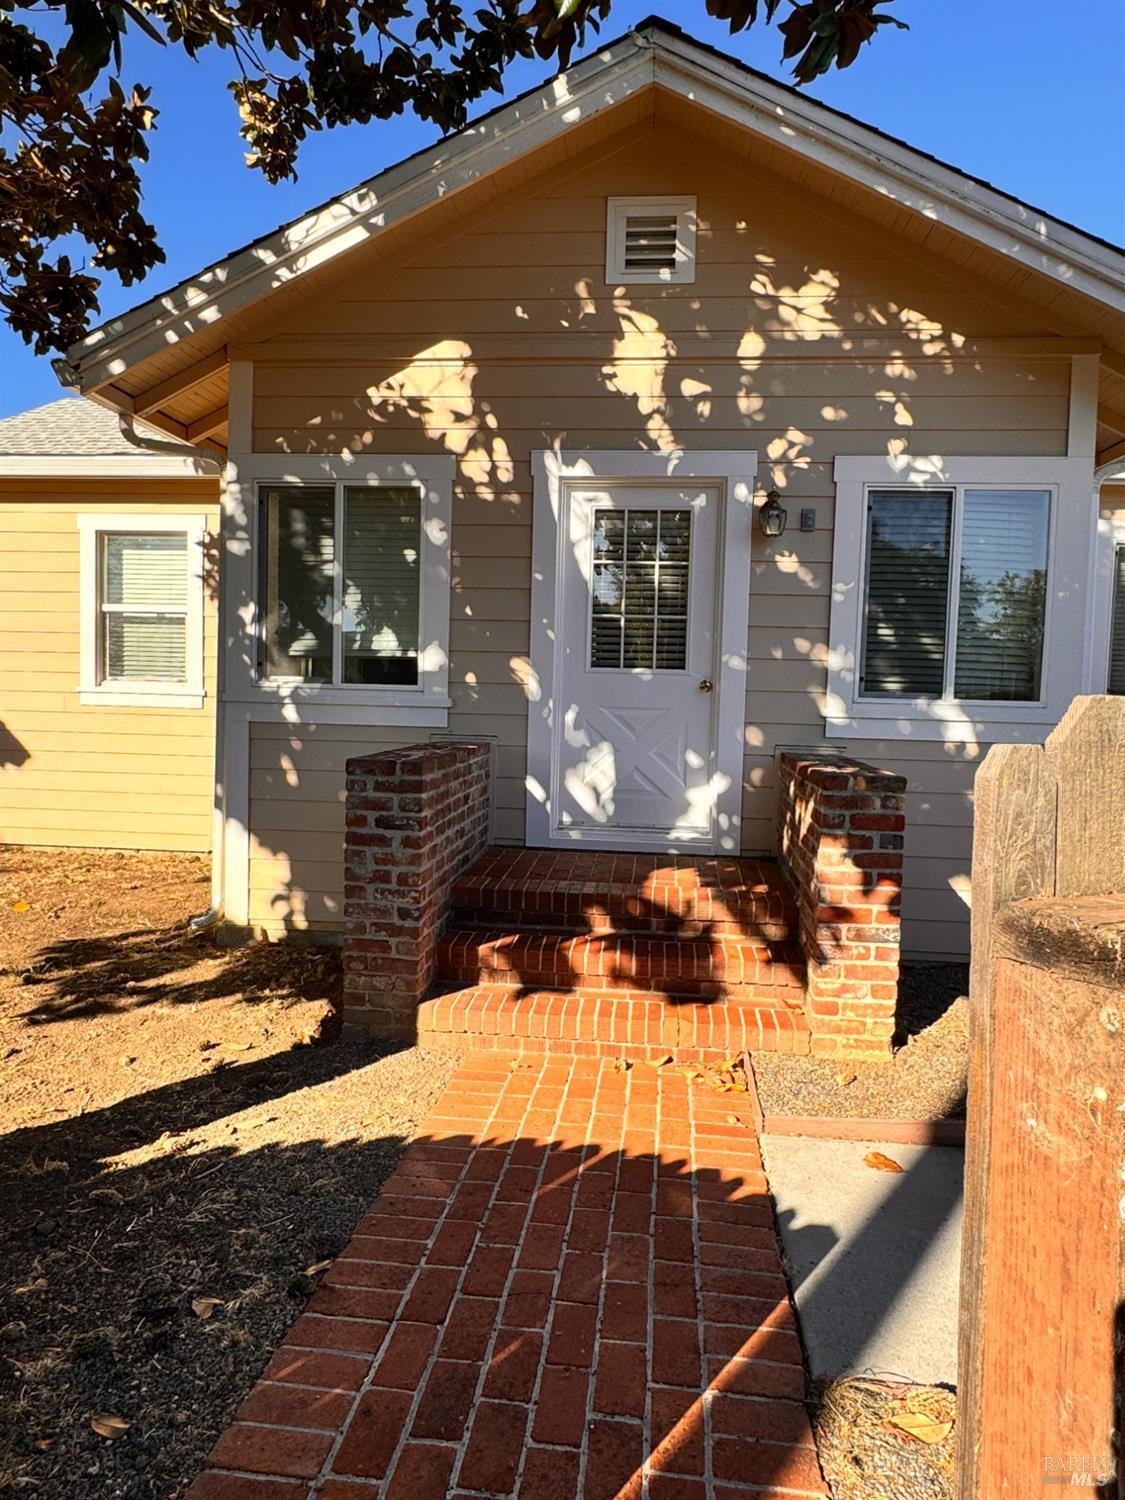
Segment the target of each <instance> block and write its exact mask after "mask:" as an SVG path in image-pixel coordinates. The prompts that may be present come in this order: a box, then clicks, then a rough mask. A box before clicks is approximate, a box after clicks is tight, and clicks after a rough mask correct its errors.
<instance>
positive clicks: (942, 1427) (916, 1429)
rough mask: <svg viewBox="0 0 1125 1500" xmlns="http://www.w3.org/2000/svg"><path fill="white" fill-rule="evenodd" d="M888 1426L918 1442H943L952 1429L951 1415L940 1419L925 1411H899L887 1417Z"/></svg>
mask: <svg viewBox="0 0 1125 1500" xmlns="http://www.w3.org/2000/svg"><path fill="white" fill-rule="evenodd" d="M887 1426H888V1427H897V1428H898V1430H899V1431H900V1432H905V1433H906V1435H907V1436H908V1437H912V1438H916V1439H917V1441H918V1442H920V1443H944V1442H945V1440H946V1438H947V1437H948V1436H949V1434H950V1433H951V1432H952V1431H953V1419H952V1417H950V1418H948V1419H946V1420H942V1419H940V1418H938V1417H935V1416H933V1415H931V1413H929V1412H925V1411H899V1412H895V1414H894V1415H893V1416H891V1417H888V1418H887Z"/></svg>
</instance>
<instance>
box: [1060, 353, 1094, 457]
mask: <svg viewBox="0 0 1125 1500" xmlns="http://www.w3.org/2000/svg"><path fill="white" fill-rule="evenodd" d="M1100 376H1101V357H1100V355H1097V354H1075V355H1073V356H1072V357H1071V361H1070V401H1069V403H1068V408H1067V423H1066V456H1067V458H1085V459H1088V460H1089V462H1090V463H1091V464H1093V461H1094V451H1095V449H1096V447H1097V442H1098V381H1099V379H1100Z"/></svg>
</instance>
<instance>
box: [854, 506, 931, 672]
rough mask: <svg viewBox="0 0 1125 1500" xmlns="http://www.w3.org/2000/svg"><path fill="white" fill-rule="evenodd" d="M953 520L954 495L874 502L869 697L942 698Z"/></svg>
mask: <svg viewBox="0 0 1125 1500" xmlns="http://www.w3.org/2000/svg"><path fill="white" fill-rule="evenodd" d="M952 514H953V495H952V493H951V492H947V491H938V492H927V493H925V494H902V493H898V492H893V491H877V490H875V491H872V492H871V493H870V494H869V496H868V533H867V538H868V540H867V619H866V623H865V629H864V641H863V675H862V679H861V682H862V689H863V692H864V693H865V694H866V695H868V696H880V695H894V696H907V697H918V698H921V697H926V698H939V697H940V696H941V693H942V687H943V685H944V680H945V636H946V616H947V613H948V605H949V542H950V526H951V518H952Z"/></svg>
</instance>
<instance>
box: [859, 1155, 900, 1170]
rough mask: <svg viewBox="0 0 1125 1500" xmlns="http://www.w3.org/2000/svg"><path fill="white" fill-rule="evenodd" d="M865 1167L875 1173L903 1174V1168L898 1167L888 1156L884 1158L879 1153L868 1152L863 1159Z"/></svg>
mask: <svg viewBox="0 0 1125 1500" xmlns="http://www.w3.org/2000/svg"><path fill="white" fill-rule="evenodd" d="M863 1165H864V1166H865V1167H874V1168H875V1170H876V1172H904V1171H905V1170H906V1168H905V1167H900V1166H899V1164H898V1162H897V1161H892V1160H891V1158H890V1157H889V1156H884V1155H883V1153H882V1152H881V1151H869V1152H868V1153H867V1155H866V1156H865V1157H864V1158H863Z"/></svg>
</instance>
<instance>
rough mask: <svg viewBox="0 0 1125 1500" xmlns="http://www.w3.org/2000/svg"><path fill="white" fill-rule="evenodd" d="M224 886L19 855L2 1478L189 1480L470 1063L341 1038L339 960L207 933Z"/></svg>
mask: <svg viewBox="0 0 1125 1500" xmlns="http://www.w3.org/2000/svg"><path fill="white" fill-rule="evenodd" d="M207 881H208V876H207V869H206V865H205V863H204V862H203V861H201V860H199V859H196V858H193V857H191V856H180V855H167V854H158V855H142V854H114V853H97V852H91V851H86V850H82V851H59V850H27V849H18V850H12V849H9V850H0V1061H2V1062H3V1068H2V1070H0V1118H3V1120H4V1125H5V1129H6V1132H7V1133H6V1134H5V1135H4V1136H3V1137H2V1138H0V1201H2V1202H3V1203H4V1215H3V1222H2V1223H0V1264H2V1266H3V1271H2V1273H0V1277H2V1284H0V1491H11V1492H13V1493H14V1492H15V1491H16V1490H19V1491H20V1492H21V1493H22V1492H24V1491H25V1490H26V1491H28V1492H30V1493H33V1494H39V1495H43V1496H48V1495H49V1496H60V1497H61V1496H66V1497H67V1500H86V1497H90V1500H92V1497H94V1496H97V1497H98V1500H103V1497H105V1500H110V1497H130V1500H132V1497H136V1500H141V1497H144V1500H148V1497H152V1500H174V1497H176V1496H179V1495H181V1494H182V1493H183V1491H184V1490H185V1489H186V1487H187V1485H188V1483H189V1482H190V1480H191V1479H192V1478H193V1477H194V1475H195V1473H196V1472H197V1471H198V1469H199V1468H200V1466H201V1464H202V1462H203V1459H204V1458H205V1457H206V1454H207V1452H208V1451H209V1449H210V1447H211V1445H212V1443H213V1442H214V1440H215V1438H216V1437H217V1436H218V1434H219V1433H220V1432H221V1431H222V1430H223V1428H224V1427H225V1426H226V1424H227V1422H228V1421H229V1419H230V1417H231V1415H232V1413H233V1411H234V1409H235V1407H236V1406H237V1405H238V1403H239V1401H240V1400H241V1398H242V1397H243V1395H244V1394H245V1392H246V1390H247V1389H248V1388H249V1386H250V1385H251V1383H252V1382H253V1380H254V1378H255V1377H256V1376H257V1374H258V1373H259V1372H260V1370H261V1369H262V1367H263V1365H264V1364H265V1363H266V1360H267V1359H268V1357H269V1355H270V1353H271V1352H272V1349H273V1347H274V1346H275V1344H276V1343H277V1342H278V1340H279V1339H280V1336H281V1334H282V1333H283V1331H284V1330H285V1328H286V1327H287V1326H288V1324H289V1323H290V1322H291V1321H292V1319H293V1318H294V1317H295V1315H296V1314H297V1313H298V1312H299V1311H300V1308H301V1306H302V1304H303V1302H304V1300H305V1298H306V1297H307V1296H308V1294H309V1292H310V1291H311V1289H312V1285H313V1281H312V1279H311V1278H309V1277H308V1276H306V1275H304V1274H303V1273H304V1271H305V1269H307V1268H308V1267H310V1266H312V1265H314V1264H315V1263H316V1262H318V1261H321V1260H324V1259H326V1258H328V1257H330V1256H332V1255H334V1254H335V1253H336V1252H337V1251H338V1250H339V1249H340V1248H341V1247H342V1246H343V1244H344V1243H346V1241H347V1239H348V1237H349V1235H350V1232H351V1230H352V1228H353V1226H354V1224H355V1222H356V1220H357V1219H358V1218H359V1217H360V1215H361V1214H362V1213H363V1212H365V1211H366V1209H367V1208H368V1207H369V1205H370V1202H371V1199H372V1197H373V1196H374V1194H375V1192H376V1191H377V1189H378V1187H379V1185H380V1184H381V1182H382V1181H383V1179H384V1178H385V1177H386V1176H387V1175H388V1174H389V1173H390V1171H391V1170H392V1169H393V1167H394V1165H395V1163H396V1161H397V1159H398V1156H399V1154H400V1151H401V1149H402V1146H403V1144H404V1143H405V1142H406V1141H407V1140H409V1138H410V1136H411V1134H412V1133H413V1131H414V1129H415V1123H416V1122H417V1121H419V1120H421V1119H423V1118H424V1117H425V1115H426V1113H427V1112H428V1111H429V1109H430V1107H431V1105H432V1103H433V1101H434V1099H435V1098H436V1097H437V1095H438V1094H439V1093H440V1092H441V1090H442V1088H443V1087H444V1085H445V1083H446V1081H447V1079H448V1077H449V1075H450V1073H451V1072H452V1067H453V1060H452V1059H449V1058H446V1057H443V1056H440V1055H435V1054H427V1053H424V1052H422V1051H420V1050H419V1049H416V1048H414V1049H407V1050H401V1051H398V1052H392V1051H389V1050H387V1049H385V1048H380V1047H379V1046H378V1045H376V1044H374V1043H372V1042H370V1041H366V1040H362V1041H354V1040H342V1039H339V1038H338V1037H335V1036H334V1035H333V1033H334V1031H335V1029H336V1028H335V1024H334V1015H335V1011H334V1002H335V1001H336V998H337V996H338V992H339V984H340V965H339V957H338V955H337V954H335V953H332V952H325V951H323V950H312V949H307V950H302V949H299V948H294V947H292V946H287V947H272V948H271V947H269V946H266V945H253V946H248V947H244V948H238V949H230V950H223V949H221V948H219V947H217V946H216V945H215V944H214V942H213V941H212V940H211V939H210V938H208V937H206V936H196V935H192V934H190V933H189V932H188V931H187V930H186V928H185V926H184V922H185V919H186V918H187V917H189V916H191V915H192V914H194V913H196V912H199V911H201V910H203V909H204V908H205V907H206V905H207V898H208V885H207ZM193 1304H194V1306H193ZM101 1417H111V1418H119V1419H121V1421H122V1422H125V1423H128V1424H129V1425H128V1427H127V1429H125V1430H124V1431H123V1432H122V1434H121V1435H120V1436H118V1437H111V1438H107V1437H103V1436H99V1435H98V1433H97V1432H96V1431H95V1430H94V1428H93V1427H92V1426H91V1422H92V1419H94V1418H101ZM101 1425H103V1426H104V1425H105V1424H101ZM111 1430H112V1429H111Z"/></svg>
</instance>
